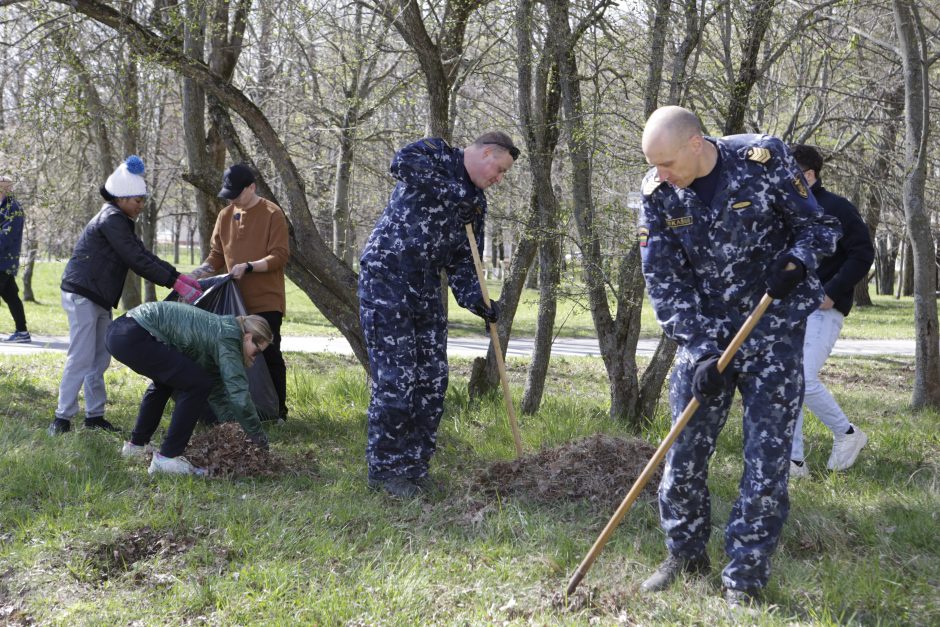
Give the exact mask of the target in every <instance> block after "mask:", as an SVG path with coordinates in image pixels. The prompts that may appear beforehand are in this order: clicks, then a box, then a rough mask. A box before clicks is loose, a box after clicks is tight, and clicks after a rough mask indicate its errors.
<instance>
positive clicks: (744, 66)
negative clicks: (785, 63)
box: [724, 0, 776, 135]
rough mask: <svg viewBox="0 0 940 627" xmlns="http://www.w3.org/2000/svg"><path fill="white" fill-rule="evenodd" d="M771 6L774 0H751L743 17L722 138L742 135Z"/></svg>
mask: <svg viewBox="0 0 940 627" xmlns="http://www.w3.org/2000/svg"><path fill="white" fill-rule="evenodd" d="M775 4H776V2H775V0H754V2H753V3H752V4H751V7H750V11H749V12H748V14H747V23H746V27H745V39H744V42H743V44H742V46H741V65H740V67H739V68H738V75H737V79H736V80H735V82H734V85H732V87H731V94H730V98H729V100H728V116H727V118H726V119H725V127H724V135H734V134H736V133H743V132H745V126H744V116H745V114H746V113H747V108H748V101H749V100H750V97H751V90H752V89H753V88H754V84H755V83H756V82H757V79H759V78H760V72H759V70H758V66H757V56H758V54H759V53H760V47H761V44H762V43H763V41H764V35H765V34H766V32H767V29H768V27H769V26H770V20H771V19H772V18H773V13H774V5H775Z"/></svg>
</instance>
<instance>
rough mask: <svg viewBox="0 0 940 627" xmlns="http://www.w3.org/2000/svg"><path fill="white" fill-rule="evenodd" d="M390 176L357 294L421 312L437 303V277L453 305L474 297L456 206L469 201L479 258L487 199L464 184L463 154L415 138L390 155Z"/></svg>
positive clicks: (466, 179) (476, 291) (439, 143)
mask: <svg viewBox="0 0 940 627" xmlns="http://www.w3.org/2000/svg"><path fill="white" fill-rule="evenodd" d="M390 171H391V175H392V177H394V178H395V179H396V180H397V181H398V184H397V185H396V186H395V190H394V191H393V192H392V195H391V198H390V199H389V201H388V205H387V206H386V207H385V211H384V212H383V213H382V216H381V217H380V218H379V221H378V222H377V223H376V225H375V229H374V230H373V231H372V235H371V236H370V237H369V241H368V242H367V243H366V246H365V250H364V251H363V253H362V256H361V257H360V259H359V297H360V298H362V299H364V300H366V301H369V302H370V303H372V304H375V305H396V304H397V305H407V306H411V307H419V308H426V307H428V306H429V303H430V302H433V301H434V300H439V299H440V285H441V279H440V273H441V271H442V270H444V271H446V272H447V279H448V283H449V284H450V288H451V290H453V292H454V296H455V297H456V298H457V302H458V303H459V304H460V305H461V306H462V307H470V306H471V305H472V304H474V303H475V302H477V301H478V300H480V298H481V293H480V283H479V280H478V279H477V275H476V270H475V268H474V265H473V258H472V256H471V253H470V244H469V242H468V240H467V232H466V229H465V228H464V225H463V223H462V222H461V220H460V218H459V217H458V215H457V208H456V205H457V203H458V202H459V201H461V200H462V199H464V198H470V199H471V200H472V202H473V203H474V204H475V205H476V207H477V217H476V219H475V220H474V223H473V232H474V234H475V236H476V242H477V247H478V248H479V249H480V251H481V253H482V248H483V221H484V218H485V216H486V197H485V196H484V194H483V191H482V190H481V189H479V188H478V187H477V186H476V185H474V184H473V182H472V181H471V180H470V177H469V176H468V174H467V170H466V169H465V168H464V165H463V150H461V149H460V148H451V147H450V146H448V145H447V143H446V142H445V141H444V140H442V139H435V138H431V139H422V140H420V141H417V142H415V143H413V144H410V145H408V146H405V147H404V148H402V149H401V150H400V151H398V152H397V153H396V154H395V157H394V158H393V159H392V164H391V168H390Z"/></svg>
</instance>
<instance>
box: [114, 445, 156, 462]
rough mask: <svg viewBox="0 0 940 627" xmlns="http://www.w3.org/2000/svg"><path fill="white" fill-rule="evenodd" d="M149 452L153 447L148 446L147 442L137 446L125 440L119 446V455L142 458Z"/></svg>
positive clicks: (151, 451)
mask: <svg viewBox="0 0 940 627" xmlns="http://www.w3.org/2000/svg"><path fill="white" fill-rule="evenodd" d="M151 453H153V447H152V446H150V443H149V442H148V443H147V444H144V445H143V446H137V445H136V444H131V443H130V442H127V441H125V442H124V446H123V447H122V448H121V457H128V458H140V459H142V458H144V457H147V455H150V454H151Z"/></svg>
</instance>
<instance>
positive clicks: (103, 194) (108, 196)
mask: <svg viewBox="0 0 940 627" xmlns="http://www.w3.org/2000/svg"><path fill="white" fill-rule="evenodd" d="M98 193H99V194H101V197H102V198H104V199H105V200H106V201H108V202H114V201H115V200H117V196H115V195H114V194H112V193H111V192H109V191H108V190H106V189H105V188H104V185H102V186H101V187H99V188H98Z"/></svg>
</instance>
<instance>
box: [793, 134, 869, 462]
mask: <svg viewBox="0 0 940 627" xmlns="http://www.w3.org/2000/svg"><path fill="white" fill-rule="evenodd" d="M790 150H791V152H792V153H793V157H794V158H795V159H796V162H797V164H799V166H800V168H802V170H803V175H804V176H805V177H806V182H807V183H809V184H810V186H811V187H810V188H811V191H812V192H813V196H814V197H815V198H816V202H817V203H818V204H819V206H820V207H822V209H823V211H825V212H826V213H827V214H829V215H832V216H835V217H836V218H838V219H839V222H840V223H841V224H842V232H843V234H842V238H841V239H840V240H839V242H838V244H837V246H836V252H835V253H834V254H833V255H832V256H831V257H827V258H825V259H824V260H822V261H821V262H820V264H819V267H818V268H817V270H816V273H817V275H818V276H819V280H820V281H822V284H823V289H825V291H826V298H825V300H824V301H823V304H822V305H820V306H819V309H817V310H816V311H814V312H813V313H812V314H810V316H809V318H808V319H807V320H806V336H805V339H804V342H803V377H804V379H805V381H806V392H805V395H804V399H803V404H804V406H805V407H808V408H809V410H810V411H812V412H813V415H815V416H816V417H817V418H819V420H821V421H822V423H823V424H824V425H826V426H827V427H829V429H830V430H831V431H832V453H831V454H830V455H829V461H828V463H827V464H826V467H827V468H828V469H829V470H845V469H847V468H850V467H851V466H852V465H853V464H854V463H855V460H856V459H857V458H858V454H859V453H860V452H861V450H862V449H863V448H864V447H865V445H866V444H868V436H867V435H866V434H865V432H864V431H862V430H861V429H859V428H858V427H857V426H856V425H854V424H852V423H851V422H850V421H849V419H848V417H847V416H846V415H845V412H843V411H842V408H841V407H839V403H838V402H836V399H835V398H833V396H832V394H831V393H830V392H829V390H828V389H826V386H825V385H823V383H822V382H821V381H820V380H819V371H820V370H821V369H822V367H823V364H825V363H826V360H827V359H828V358H829V354H830V353H831V352H832V348H833V346H835V343H836V340H837V339H838V338H839V333H840V332H841V331H842V324H843V322H844V320H845V317H846V316H847V315H849V311H850V310H851V309H852V303H853V301H854V298H855V285H856V284H857V283H858V282H859V281H861V280H862V279H864V278H865V277H867V276H868V270H869V268H871V264H872V262H873V261H874V259H875V249H874V246H872V242H871V234H870V233H869V231H868V226H867V225H866V224H865V222H864V221H862V218H861V216H860V215H859V213H858V209H856V208H855V206H854V205H853V204H852V203H851V202H849V201H848V200H847V199H846V198H843V197H842V196H839V195H837V194H833V193H832V192H830V191H828V190H826V189H825V188H824V187H823V186H822V181H821V180H820V170H822V166H823V158H822V155H821V154H820V153H819V151H818V150H817V149H816V148H814V147H813V146H808V145H805V144H797V145H794V146H791V147H790ZM790 477H791V478H796V479H799V478H804V477H809V467H808V466H807V465H806V462H805V453H804V451H803V411H802V410H801V411H800V415H799V418H798V419H797V421H796V427H795V431H794V433H793V448H792V449H791V453H790Z"/></svg>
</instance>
